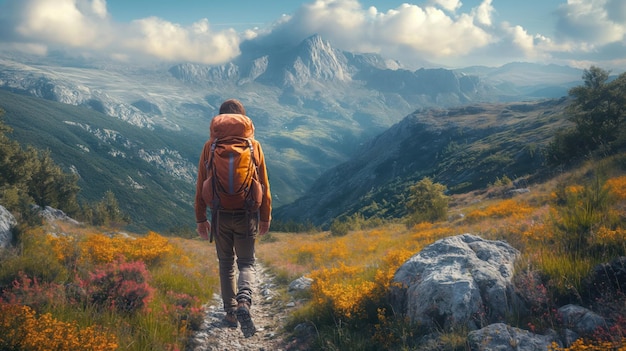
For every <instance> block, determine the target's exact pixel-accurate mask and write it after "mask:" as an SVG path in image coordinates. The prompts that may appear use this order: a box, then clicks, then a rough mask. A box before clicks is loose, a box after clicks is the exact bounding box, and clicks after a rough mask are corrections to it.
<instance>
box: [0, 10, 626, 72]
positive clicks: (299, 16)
mask: <svg viewBox="0 0 626 351" xmlns="http://www.w3.org/2000/svg"><path fill="white" fill-rule="evenodd" d="M563 1H567V2H566V3H564V4H562V5H560V6H559V7H558V8H557V9H556V10H555V12H554V14H555V16H556V18H557V22H556V24H555V27H554V30H555V34H554V35H553V36H552V37H550V36H547V35H545V33H530V32H529V31H528V29H527V28H524V27H523V26H522V25H521V24H520V23H508V22H504V21H500V22H497V21H496V19H497V17H496V16H495V14H497V10H496V9H495V7H494V4H493V0H481V1H480V2H479V3H478V4H477V5H476V6H475V7H467V6H465V5H464V4H463V2H462V1H461V0H427V1H426V2H424V4H423V5H415V4H411V3H408V2H407V3H404V4H402V5H399V6H397V7H395V8H392V9H384V10H381V9H378V8H376V7H374V6H371V7H368V8H364V7H363V6H362V5H361V2H360V1H359V0H311V1H310V2H307V3H304V4H303V5H301V6H300V7H299V8H298V9H297V10H296V11H295V12H294V13H293V14H289V15H283V16H282V17H281V18H279V19H277V20H276V21H275V22H274V23H273V25H271V26H269V27H267V28H261V29H259V28H250V29H248V30H245V31H243V32H240V33H239V32H237V31H235V30H234V29H225V30H215V29H214V28H213V27H212V26H211V23H210V22H209V21H208V20H207V19H198V20H197V21H196V22H195V23H193V24H191V25H181V24H177V23H173V22H170V21H168V20H166V19H163V18H158V17H148V18H140V19H136V20H134V21H131V22H128V23H120V22H116V21H115V19H114V18H112V16H111V14H110V13H109V12H108V10H107V3H106V0H5V1H4V2H0V47H1V49H0V50H20V51H26V52H31V53H37V54H45V53H46V52H47V51H49V50H51V49H63V50H66V51H72V50H73V51H74V52H78V53H81V54H82V53H89V54H100V55H106V56H108V57H113V58H117V59H128V60H131V59H133V60H137V59H139V58H152V59H157V60H169V61H193V62H200V63H207V64H219V63H224V62H227V61H229V60H232V59H233V58H235V57H236V56H237V55H238V54H239V53H240V45H241V44H242V43H244V42H246V41H252V40H254V41H255V45H265V44H271V45H272V46H276V45H290V44H297V43H299V42H300V41H302V40H303V39H305V38H306V37H308V36H311V35H313V34H320V35H321V36H322V37H323V38H324V39H326V40H329V41H330V42H331V44H332V45H333V46H335V47H337V48H339V49H342V50H347V51H354V52H368V53H369V52H376V53H380V54H382V55H383V56H385V57H387V58H392V59H398V60H400V61H401V62H403V63H405V64H408V65H409V66H411V64H412V63H413V64H416V65H420V64H424V63H426V62H432V63H434V64H437V65H449V66H462V65H470V64H497V63H500V64H501V63H505V62H507V61H510V60H515V61H524V60H530V61H532V60H537V61H539V60H542V61H548V60H552V61H554V60H560V62H563V63H571V62H573V61H572V60H575V57H576V56H577V55H578V56H582V55H587V54H589V55H591V54H596V55H598V56H601V57H604V58H606V62H609V63H611V64H614V63H616V62H617V63H619V62H623V61H624V59H623V55H622V56H619V55H620V54H622V53H623V52H624V51H626V1H624V0H563ZM588 59H589V58H588V57H586V58H585V59H582V58H581V59H580V61H579V64H580V63H582V62H587V61H585V60H588Z"/></svg>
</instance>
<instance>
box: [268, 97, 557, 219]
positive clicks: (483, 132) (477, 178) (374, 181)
mask: <svg viewBox="0 0 626 351" xmlns="http://www.w3.org/2000/svg"><path fill="white" fill-rule="evenodd" d="M567 105H568V100H567V99H565V98H562V99H549V100H542V101H536V102H521V103H508V104H475V105H468V106H464V107H458V108H450V109H428V110H422V111H416V112H415V113H412V114H410V115H409V116H407V117H406V118H404V119H403V120H402V121H400V122H399V123H397V124H396V125H394V126H392V127H391V128H389V129H388V130H387V131H385V132H384V133H381V134H380V135H378V136H376V137H375V138H373V139H372V140H370V141H369V142H367V143H365V144H364V145H363V146H362V147H361V149H360V152H359V153H358V154H356V155H355V156H354V158H353V159H351V160H350V161H347V162H345V163H342V164H340V165H338V166H336V167H334V168H332V169H330V170H328V171H326V172H325V173H324V174H323V175H322V176H320V178H318V179H317V180H316V181H315V183H314V184H313V185H312V186H311V187H310V188H309V190H308V191H307V193H306V194H305V195H304V196H302V197H301V198H300V199H298V200H297V201H295V202H294V203H292V204H289V205H287V206H283V207H281V208H278V209H276V211H274V217H275V218H276V219H279V220H281V221H284V222H288V221H296V222H311V223H313V224H315V225H321V226H328V225H329V224H330V222H331V221H332V220H333V219H334V218H337V217H340V216H344V215H351V214H354V213H361V214H362V215H364V216H365V217H366V218H367V217H370V216H377V217H379V218H394V217H401V216H404V215H406V213H405V212H404V211H405V208H406V198H407V194H408V193H409V187H410V186H411V185H414V184H415V183H417V182H418V181H419V180H420V179H422V178H423V177H430V178H431V179H432V180H433V181H434V182H438V183H442V184H444V185H446V186H447V188H448V190H449V191H450V192H452V193H456V192H467V191H471V190H475V189H480V188H484V187H486V186H487V185H488V184H490V183H494V182H495V181H496V180H497V179H501V178H503V177H507V178H509V179H514V180H517V181H518V182H519V181H520V180H524V181H527V182H528V181H530V180H531V179H532V178H533V177H537V176H539V175H541V169H542V165H543V162H544V161H545V160H544V158H543V156H542V150H543V149H544V148H545V146H546V144H547V143H548V142H549V141H550V139H551V138H552V136H553V134H554V132H555V131H556V130H557V129H559V128H562V127H564V126H566V125H567V124H568V123H569V122H568V121H567V119H566V117H565V116H564V110H565V108H566V107H567ZM523 185H524V184H522V186H523Z"/></svg>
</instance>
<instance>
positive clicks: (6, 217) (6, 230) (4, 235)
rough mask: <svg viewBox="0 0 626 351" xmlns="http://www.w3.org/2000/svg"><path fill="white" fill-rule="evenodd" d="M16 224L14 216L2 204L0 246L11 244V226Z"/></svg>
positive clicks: (0, 207)
mask: <svg viewBox="0 0 626 351" xmlns="http://www.w3.org/2000/svg"><path fill="white" fill-rule="evenodd" d="M16 225H17V221H16V220H15V217H13V215H12V214H11V212H9V211H8V210H7V209H6V208H4V207H3V206H0V248H2V249H4V248H6V247H8V246H9V245H11V240H13V227H15V226H16Z"/></svg>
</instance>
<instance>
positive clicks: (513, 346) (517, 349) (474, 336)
mask: <svg viewBox="0 0 626 351" xmlns="http://www.w3.org/2000/svg"><path fill="white" fill-rule="evenodd" d="M467 341H468V345H469V348H470V350H472V351H489V350H499V351H509V350H510V351H536V350H548V347H549V346H550V345H551V344H552V343H553V342H557V337H556V335H554V334H551V335H538V334H534V333H531V332H529V331H528V330H524V329H519V328H514V327H511V326H508V325H506V324H504V323H495V324H491V325H489V326H487V327H485V328H482V329H480V330H475V331H472V332H470V333H469V335H468V336H467ZM557 344H558V343H557Z"/></svg>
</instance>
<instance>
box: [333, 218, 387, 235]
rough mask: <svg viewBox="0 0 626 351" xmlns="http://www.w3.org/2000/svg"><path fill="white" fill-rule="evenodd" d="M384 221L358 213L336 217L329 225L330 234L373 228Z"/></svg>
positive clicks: (344, 233) (342, 233)
mask: <svg viewBox="0 0 626 351" xmlns="http://www.w3.org/2000/svg"><path fill="white" fill-rule="evenodd" d="M384 223H385V222H384V221H383V220H382V219H380V218H378V217H371V218H367V219H366V218H365V217H363V215H362V214H360V213H355V214H353V215H351V216H345V217H341V218H336V219H335V220H333V222H332V223H331V225H330V228H329V230H330V234H331V235H333V236H344V235H346V234H348V232H349V231H351V230H362V229H369V228H375V227H378V226H381V225H383V224H384Z"/></svg>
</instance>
